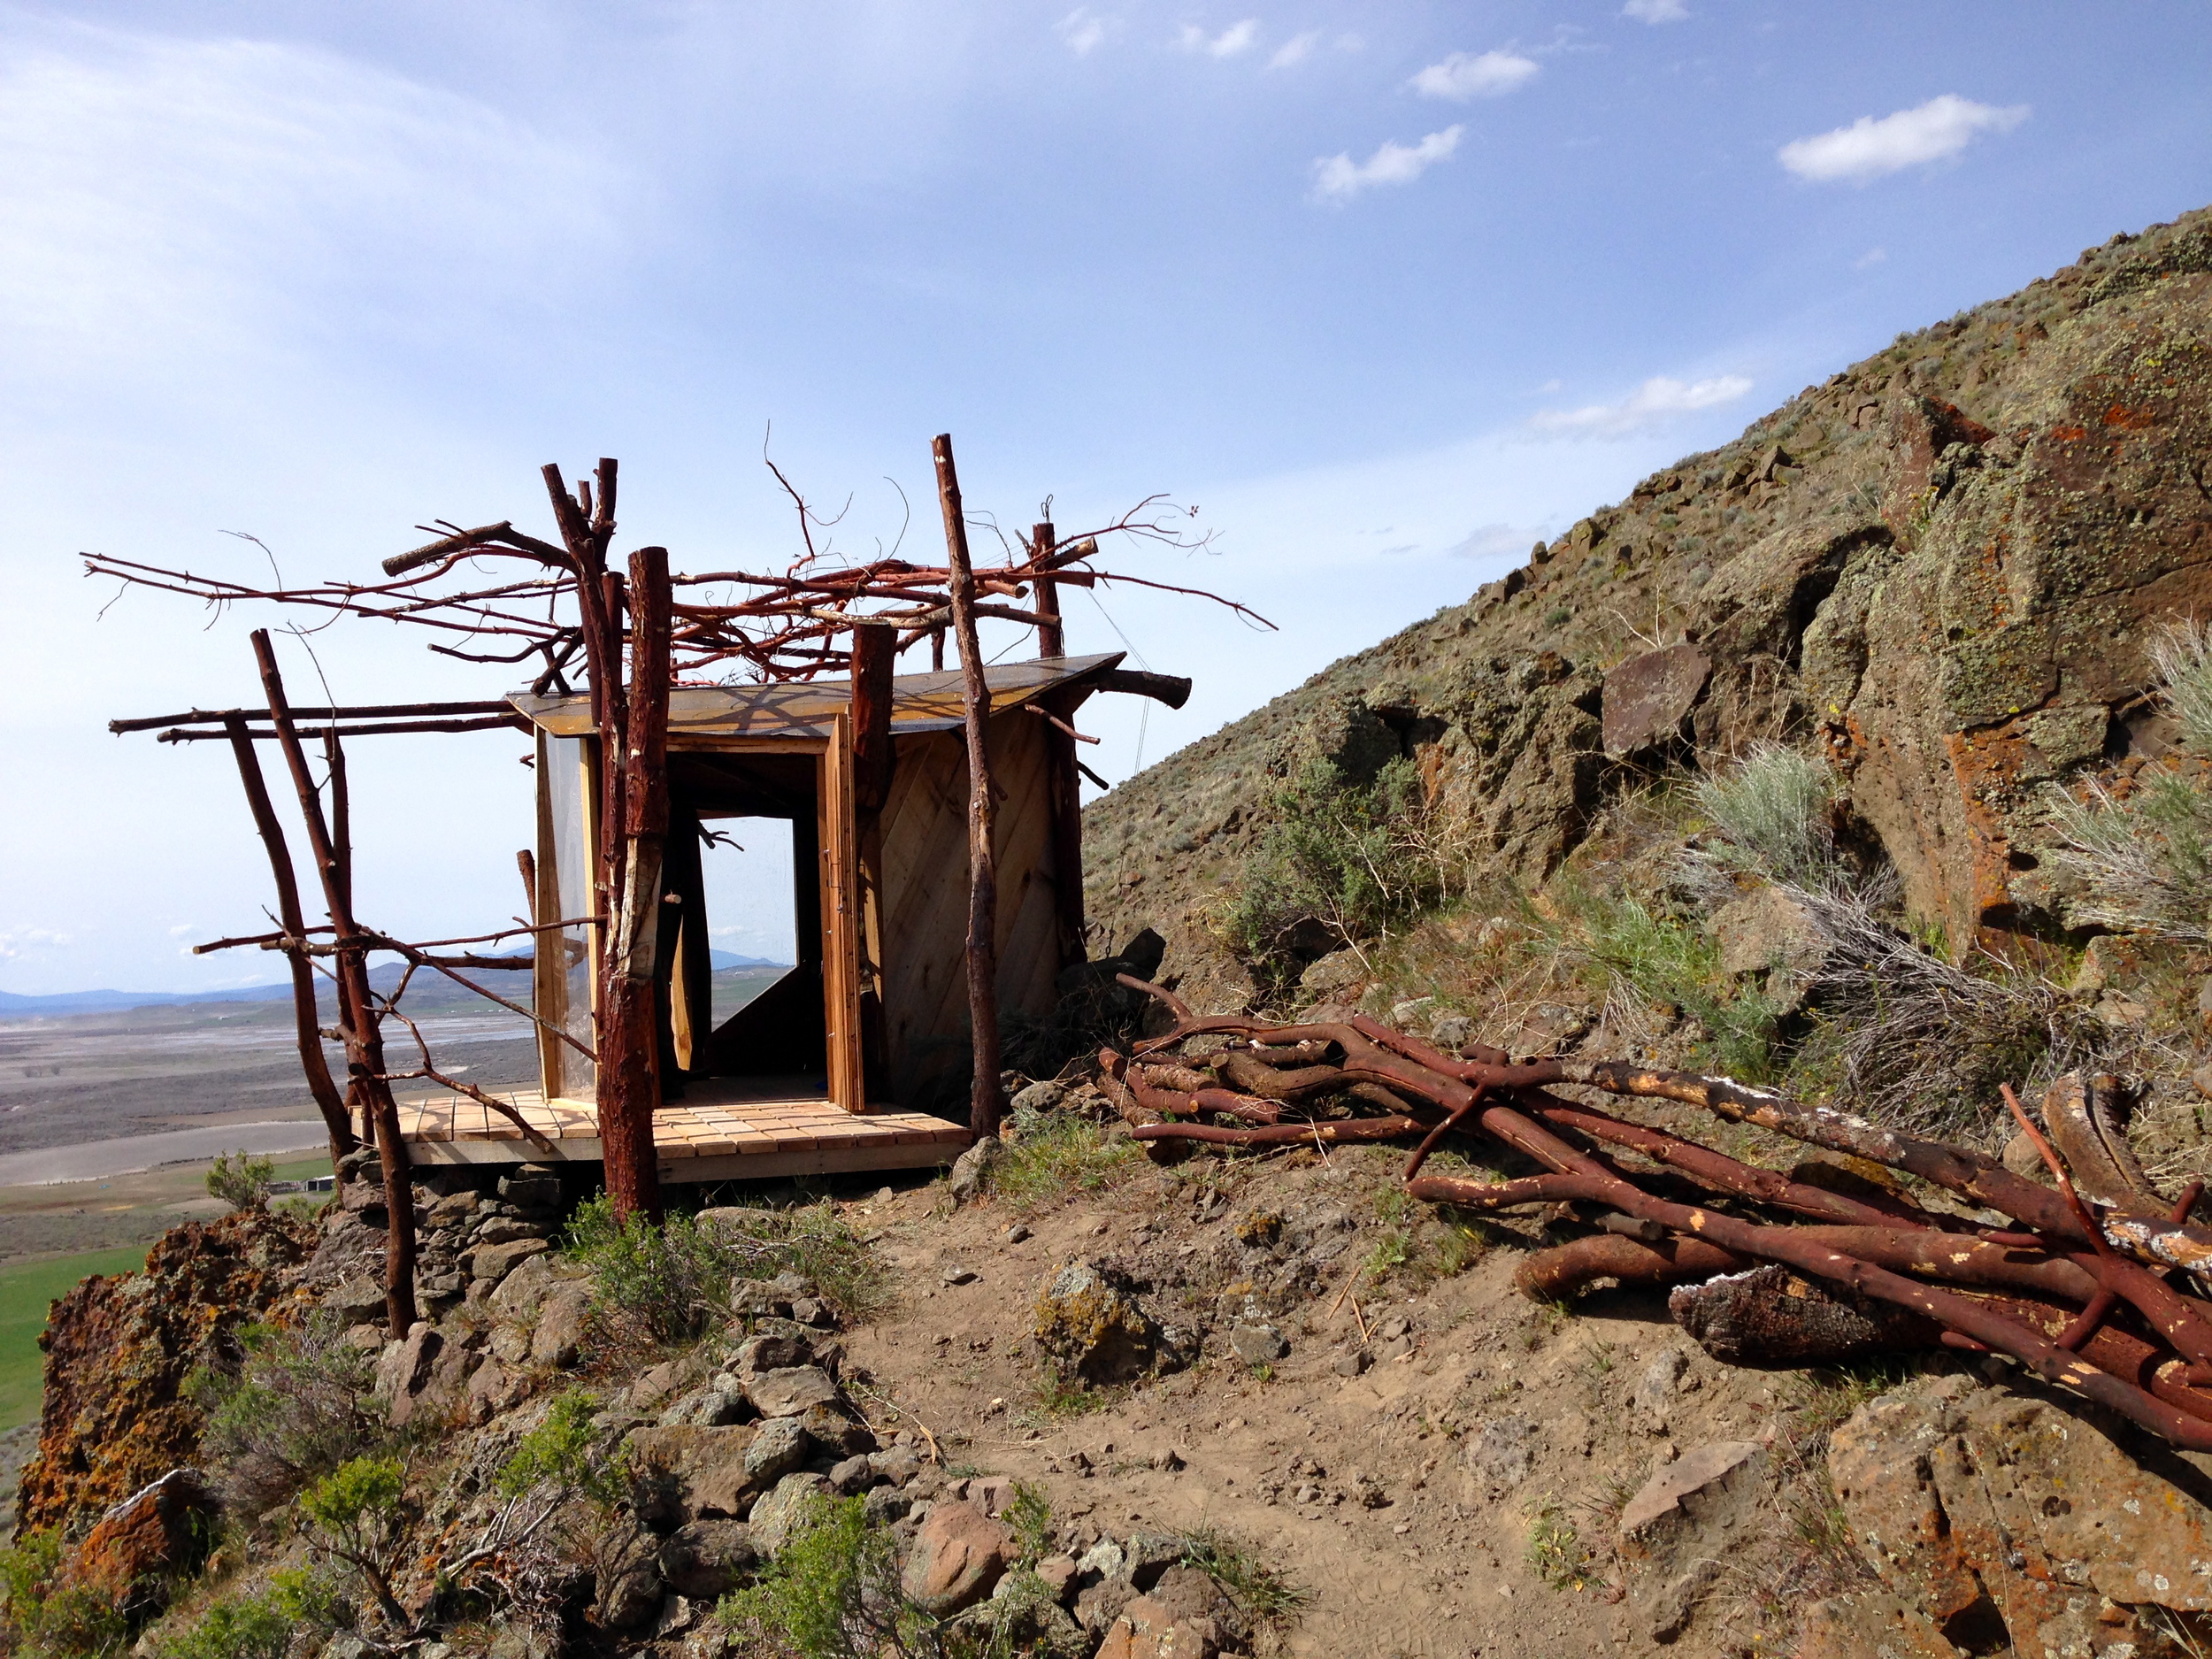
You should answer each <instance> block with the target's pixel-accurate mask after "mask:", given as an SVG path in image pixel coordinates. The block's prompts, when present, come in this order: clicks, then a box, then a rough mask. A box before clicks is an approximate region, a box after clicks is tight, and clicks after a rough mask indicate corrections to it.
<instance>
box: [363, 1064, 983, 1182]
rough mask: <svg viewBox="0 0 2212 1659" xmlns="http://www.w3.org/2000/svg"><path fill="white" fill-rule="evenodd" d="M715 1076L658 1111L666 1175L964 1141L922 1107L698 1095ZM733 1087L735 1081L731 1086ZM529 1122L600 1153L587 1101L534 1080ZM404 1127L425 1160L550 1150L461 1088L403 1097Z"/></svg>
mask: <svg viewBox="0 0 2212 1659" xmlns="http://www.w3.org/2000/svg"><path fill="white" fill-rule="evenodd" d="M712 1090H713V1086H712V1085H708V1086H705V1087H701V1086H698V1085H694V1086H693V1088H692V1094H691V1097H690V1098H688V1099H686V1100H683V1101H679V1102H672V1103H671V1104H669V1105H666V1106H664V1107H662V1108H661V1109H660V1110H659V1111H658V1112H657V1113H655V1114H654V1118H653V1143H654V1149H655V1151H656V1152H657V1154H658V1155H659V1159H660V1164H661V1179H664V1180H678V1181H681V1180H687V1179H699V1180H730V1179H740V1180H741V1179H746V1175H747V1173H748V1172H749V1170H750V1169H751V1168H753V1167H755V1166H756V1165H757V1169H758V1172H759V1173H760V1175H761V1176H763V1177H764V1178H767V1177H778V1176H781V1175H785V1174H789V1173H794V1172H796V1171H801V1170H807V1171H823V1172H827V1173H834V1172H835V1171H837V1170H838V1169H840V1168H841V1167H843V1168H850V1169H856V1170H887V1169H924V1168H929V1167H932V1166H934V1165H936V1164H945V1163H949V1162H950V1161H951V1160H952V1159H953V1158H955V1157H957V1156H959V1155H960V1153H961V1152H962V1151H964V1150H965V1149H966V1147H967V1145H968V1132H967V1131H966V1130H965V1129H964V1128H962V1127H961V1126H960V1125H958V1124H954V1123H948V1122H947V1121H945V1120H944V1119H943V1118H932V1117H929V1116H927V1115H926V1114H925V1113H922V1112H902V1111H872V1112H868V1113H866V1114H864V1115H860V1116H856V1115H854V1114H852V1113H849V1112H846V1111H843V1110H840V1109H839V1108H838V1107H837V1106H836V1105H835V1104H834V1103H833V1102H830V1101H827V1100H820V1099H804V1098H799V1099H772V1100H749V1099H742V1098H737V1099H728V1100H722V1101H716V1100H713V1099H711V1098H701V1096H702V1095H709V1094H711V1092H712ZM730 1092H731V1093H733V1094H736V1093H738V1092H739V1091H738V1090H737V1089H736V1088H734V1087H733V1088H732V1089H731V1091H730ZM510 1098H511V1102H512V1104H513V1105H514V1107H515V1109H516V1110H517V1111H518V1112H519V1113H520V1114H521V1116H522V1118H523V1119H524V1121H525V1122H526V1123H528V1124H529V1125H530V1126H531V1127H532V1128H533V1129H534V1130H535V1131H537V1132H538V1133H540V1134H541V1135H543V1136H544V1137H545V1138H546V1139H547V1140H548V1141H551V1142H552V1144H553V1148H554V1150H553V1152H552V1154H551V1155H550V1156H553V1157H555V1158H572V1159H577V1160H580V1161H595V1160H597V1159H598V1157H599V1156H600V1147H599V1120H598V1116H597V1114H596V1113H595V1111H594V1110H592V1108H591V1106H590V1104H589V1103H588V1102H580V1101H569V1100H553V1101H548V1100H546V1099H545V1098H544V1096H543V1095H542V1094H540V1093H539V1092H538V1091H537V1090H535V1089H524V1090H518V1091H516V1093H515V1094H513V1095H511V1097H510ZM399 1116H400V1132H401V1134H402V1135H403V1138H404V1139H405V1140H406V1141H408V1142H409V1144H410V1146H411V1148H413V1149H414V1152H415V1156H417V1157H418V1158H419V1160H420V1161H421V1162H424V1163H433V1164H437V1163H470V1164H475V1163H510V1162H511V1163H524V1162H528V1161H531V1160H533V1159H539V1158H543V1157H546V1156H549V1155H548V1154H546V1153H545V1152H544V1150H543V1149H542V1148H538V1147H534V1146H533V1145H532V1144H531V1142H530V1141H529V1140H528V1138H527V1137H526V1136H525V1135H524V1134H523V1133H522V1131H521V1130H520V1129H518V1128H517V1127H516V1126H515V1125H514V1124H513V1123H512V1122H511V1121H510V1120H509V1119H508V1118H504V1117H503V1116H502V1115H501V1114H499V1113H497V1112H495V1111H493V1110H491V1109H490V1108H488V1107H487V1106H485V1105H483V1104H481V1103H480V1102H476V1101H472V1100H469V1099H467V1098H466V1097H465V1096H462V1095H458V1094H433V1095H427V1096H425V1097H422V1098H419V1099H416V1100H409V1101H402V1102H400V1103H399Z"/></svg>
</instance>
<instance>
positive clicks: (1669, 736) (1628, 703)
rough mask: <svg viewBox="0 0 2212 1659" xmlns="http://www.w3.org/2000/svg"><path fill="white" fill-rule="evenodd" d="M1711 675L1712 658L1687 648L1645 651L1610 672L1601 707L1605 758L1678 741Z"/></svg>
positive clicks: (1607, 674) (1612, 668) (1644, 750)
mask: <svg viewBox="0 0 2212 1659" xmlns="http://www.w3.org/2000/svg"><path fill="white" fill-rule="evenodd" d="M1712 672H1713V663H1712V659H1711V658H1710V657H1707V656H1706V655H1705V653H1704V652H1703V651H1701V650H1700V649H1698V648H1697V647H1696V646H1694V645H1690V644H1682V645H1670V646H1668V647H1666V648H1665V649H1663V650H1656V651H1646V652H1645V653H1644V654H1643V655H1642V656H1640V657H1630V658H1628V659H1627V660H1626V661H1625V662H1622V663H1618V664H1615V665H1614V666H1613V667H1611V668H1609V669H1608V670H1607V671H1606V674H1605V692H1604V702H1603V703H1601V705H1600V706H1601V708H1602V710H1604V712H1603V714H1602V715H1601V733H1602V735H1601V741H1602V742H1603V744H1604V747H1605V755H1606V758H1607V759H1609V760H1625V759H1627V758H1628V757H1630V756H1632V755H1640V754H1642V753H1644V752H1646V751H1647V750H1649V749H1657V748H1659V747H1661V746H1662V745H1663V744H1666V743H1670V742H1674V741H1678V740H1679V739H1681V738H1682V737H1683V736H1684V735H1685V734H1686V731H1687V728H1688V726H1689V719H1690V710H1692V709H1693V708H1694V707H1695V706H1696V704H1697V700H1698V696H1699V695H1700V694H1701V693H1702V692H1703V691H1704V689H1705V682H1706V681H1707V680H1709V679H1710V678H1711V677H1712Z"/></svg>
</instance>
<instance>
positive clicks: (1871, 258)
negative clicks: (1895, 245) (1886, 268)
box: [1851, 248, 1889, 271]
mask: <svg viewBox="0 0 2212 1659" xmlns="http://www.w3.org/2000/svg"><path fill="white" fill-rule="evenodd" d="M1888 257H1889V250H1888V249H1886V248H1869V249H1868V250H1866V251H1865V252H1864V253H1863V254H1861V255H1860V256H1859V257H1857V258H1855V259H1854V260H1853V261H1852V262H1851V268H1852V269H1853V270H1854V271H1864V270H1866V269H1867V268H1869V267H1870V266H1872V265H1879V264H1881V263H1882V261H1883V260H1885V259H1886V258H1888Z"/></svg>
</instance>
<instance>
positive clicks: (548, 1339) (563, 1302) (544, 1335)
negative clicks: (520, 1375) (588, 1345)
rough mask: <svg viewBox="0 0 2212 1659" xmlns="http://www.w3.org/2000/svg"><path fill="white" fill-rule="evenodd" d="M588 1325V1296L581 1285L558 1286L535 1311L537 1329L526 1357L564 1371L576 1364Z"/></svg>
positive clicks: (589, 1299)
mask: <svg viewBox="0 0 2212 1659" xmlns="http://www.w3.org/2000/svg"><path fill="white" fill-rule="evenodd" d="M590 1325H591V1292H590V1291H589V1290H588V1289H587V1288H586V1287H585V1286H582V1285H573V1284H569V1285H561V1286H559V1287H558V1288H557V1289H556V1290H554V1291H553V1293H552V1294H550V1295H549V1296H547V1297H546V1299H545V1301H544V1302H543V1304H542V1305H541V1307H540V1308H539V1310H538V1328H537V1331H536V1333H534V1335H533V1336H532V1337H531V1339H530V1357H531V1359H532V1360H533V1361H534V1362H535V1363H538V1364H540V1365H549V1366H551V1367H553V1369H554V1370H556V1371H565V1370H567V1369H568V1368H569V1367H570V1366H572V1365H573V1364H574V1363H576V1356H577V1354H578V1352H579V1351H580V1349H581V1348H582V1347H583V1344H584V1336H585V1333H586V1332H587V1331H588V1329H589V1328H590Z"/></svg>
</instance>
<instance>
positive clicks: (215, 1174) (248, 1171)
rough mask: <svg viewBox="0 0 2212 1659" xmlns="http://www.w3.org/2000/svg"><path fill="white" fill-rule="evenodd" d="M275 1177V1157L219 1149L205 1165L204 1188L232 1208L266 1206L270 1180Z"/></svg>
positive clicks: (260, 1207)
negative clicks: (205, 1181) (210, 1161)
mask: <svg viewBox="0 0 2212 1659" xmlns="http://www.w3.org/2000/svg"><path fill="white" fill-rule="evenodd" d="M275 1179H276V1160H275V1159H273V1158H265V1157H257V1156H255V1155H254V1154H253V1153H250V1152H245V1151H239V1152H219V1153H217V1154H216V1155H215V1162H214V1163H212V1164H209V1165H208V1167H207V1191H208V1196H209V1197H211V1198H219V1199H221V1200H222V1201H223V1202H225V1203H227V1204H228V1205H229V1206H230V1207H231V1209H232V1210H266V1209H267V1208H268V1207H269V1184H270V1183H271V1182H272V1181H273V1180H275Z"/></svg>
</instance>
